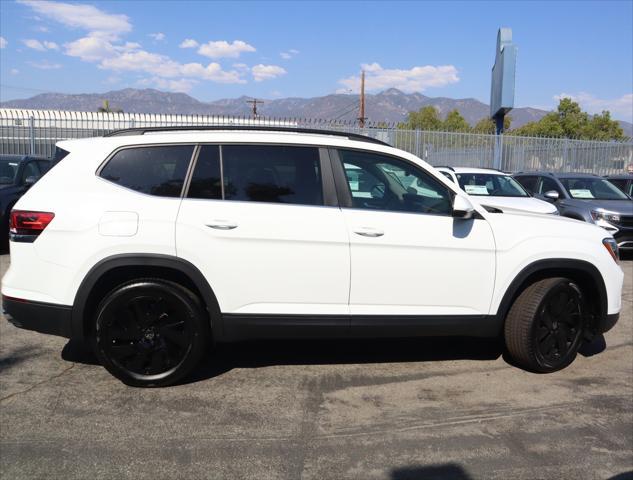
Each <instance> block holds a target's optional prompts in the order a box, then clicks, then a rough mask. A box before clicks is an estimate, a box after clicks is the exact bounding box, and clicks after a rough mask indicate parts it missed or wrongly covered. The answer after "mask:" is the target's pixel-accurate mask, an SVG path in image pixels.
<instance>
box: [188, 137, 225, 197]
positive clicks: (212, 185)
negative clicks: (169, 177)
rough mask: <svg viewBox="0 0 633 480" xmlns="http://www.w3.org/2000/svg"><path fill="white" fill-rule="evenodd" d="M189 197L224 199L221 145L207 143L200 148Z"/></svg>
mask: <svg viewBox="0 0 633 480" xmlns="http://www.w3.org/2000/svg"><path fill="white" fill-rule="evenodd" d="M187 197H189V198H202V199H207V200H221V199H222V180H221V175H220V147H218V146H217V145H205V146H203V147H202V148H201V149H200V153H199V154H198V160H197V161H196V166H195V168H194V170H193V176H192V177H191V183H190V184H189V192H188V194H187Z"/></svg>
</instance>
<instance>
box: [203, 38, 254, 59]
mask: <svg viewBox="0 0 633 480" xmlns="http://www.w3.org/2000/svg"><path fill="white" fill-rule="evenodd" d="M254 51H255V47H253V46H252V45H249V44H248V43H246V42H243V41H242V40H235V41H234V42H233V43H229V42H226V41H224V40H221V41H219V42H207V43H203V44H202V45H200V48H199V49H198V53H199V54H200V55H204V56H205V57H209V58H237V57H239V56H240V54H241V53H244V52H254Z"/></svg>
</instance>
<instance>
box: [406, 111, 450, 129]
mask: <svg viewBox="0 0 633 480" xmlns="http://www.w3.org/2000/svg"><path fill="white" fill-rule="evenodd" d="M403 128H406V129H410V130H441V129H442V120H441V119H440V114H439V112H438V111H437V109H436V108H435V107H433V106H431V105H429V106H427V107H424V108H421V109H420V110H419V111H417V112H409V115H408V117H407V121H406V123H404V124H403Z"/></svg>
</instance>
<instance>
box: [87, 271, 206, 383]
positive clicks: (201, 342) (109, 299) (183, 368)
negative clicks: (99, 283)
mask: <svg viewBox="0 0 633 480" xmlns="http://www.w3.org/2000/svg"><path fill="white" fill-rule="evenodd" d="M158 293H160V294H161V295H170V296H172V297H174V298H176V299H177V300H178V302H179V303H180V305H181V306H182V309H183V313H184V314H185V315H183V317H184V318H185V321H186V322H187V328H188V329H190V331H191V344H190V348H189V350H188V352H187V353H186V356H185V358H184V359H183V360H182V361H181V362H180V363H179V364H178V365H177V366H176V367H175V368H173V369H171V370H169V371H168V372H166V373H162V374H158V375H147V376H146V375H140V374H131V372H128V371H127V370H125V369H124V368H121V367H120V366H118V365H117V364H116V363H115V362H113V361H112V360H111V359H110V358H109V356H108V355H107V354H106V353H105V351H104V349H103V348H102V346H101V345H100V343H99V336H100V333H101V331H102V321H103V314H104V312H105V311H106V310H107V308H108V306H109V305H111V304H112V303H113V302H115V301H119V300H121V299H122V298H125V297H128V296H129V297H132V296H137V295H140V294H143V295H148V296H151V295H152V294H158ZM94 318H95V320H94V324H93V325H94V328H93V331H92V338H91V343H92V345H93V349H94V351H95V354H96V355H97V358H98V359H99V361H100V363H101V364H102V365H103V366H104V367H105V368H106V370H107V371H108V372H110V374H112V375H113V376H115V377H116V378H118V379H119V380H121V381H122V382H123V383H125V384H126V385H129V386H134V387H162V386H167V385H172V384H174V383H176V382H178V381H179V380H181V379H183V378H184V377H185V376H187V375H188V374H189V373H191V371H192V370H193V369H194V368H195V367H196V365H197V364H198V362H199V360H200V358H201V357H202V355H203V354H204V351H205V349H206V346H207V344H208V337H209V335H208V330H209V326H208V321H207V319H206V315H205V313H204V309H203V308H202V306H201V304H200V301H199V300H198V299H197V297H196V296H195V295H194V294H193V293H191V292H190V291H189V290H187V289H185V288H184V287H182V286H180V285H178V284H175V283H173V282H168V281H164V280H157V279H143V280H138V281H132V282H129V283H126V284H124V285H121V286H119V287H117V288H115V289H114V290H112V291H111V292H110V293H109V294H108V295H106V296H105V297H104V299H103V300H102V301H101V303H100V304H99V306H98V307H97V310H96V315H95V317H94Z"/></svg>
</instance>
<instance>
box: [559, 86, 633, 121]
mask: <svg viewBox="0 0 633 480" xmlns="http://www.w3.org/2000/svg"><path fill="white" fill-rule="evenodd" d="M561 98H571V99H572V100H573V101H575V102H578V103H579V104H580V106H581V107H582V109H583V110H586V111H587V112H589V113H592V114H595V113H602V111H603V110H608V111H609V112H611V116H612V117H614V118H620V119H622V120H626V121H628V122H631V121H633V93H627V94H625V95H622V96H621V97H619V98H612V99H605V98H597V97H596V96H595V95H592V94H591V93H587V92H580V93H575V94H571V93H561V94H560V95H554V100H556V101H559V100H560V99H561Z"/></svg>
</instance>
